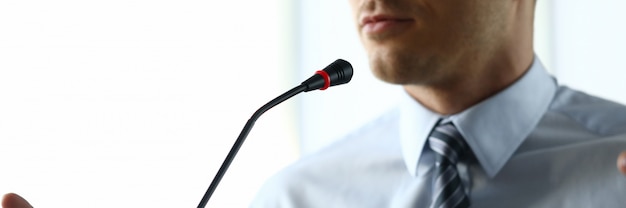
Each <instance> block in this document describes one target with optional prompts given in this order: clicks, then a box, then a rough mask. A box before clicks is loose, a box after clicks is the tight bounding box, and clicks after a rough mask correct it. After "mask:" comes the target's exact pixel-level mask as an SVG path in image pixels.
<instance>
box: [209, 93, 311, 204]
mask: <svg viewBox="0 0 626 208" xmlns="http://www.w3.org/2000/svg"><path fill="white" fill-rule="evenodd" d="M306 89H307V86H305V85H299V86H297V87H294V88H293V89H291V90H289V91H287V92H285V93H283V94H282V95H280V96H278V97H276V98H274V99H273V100H272V101H270V102H268V103H267V104H265V105H263V106H262V107H261V108H259V109H258V110H257V111H256V112H254V114H252V117H250V119H248V122H246V125H245V126H244V127H243V129H242V130H241V133H239V137H237V140H236V141H235V144H234V145H233V147H232V148H231V149H230V152H228V155H227V156H226V159H224V162H223V163H222V166H221V167H220V169H219V171H217V174H216V175H215V178H213V181H212V182H211V185H210V186H209V189H207V190H206V193H204V196H203V197H202V200H201V201H200V204H198V208H204V207H205V206H206V204H207V203H208V202H209V198H211V195H213V192H214V191H215V189H216V188H217V185H218V184H219V183H220V181H221V180H222V177H224V174H226V170H228V167H229V166H230V163H232V162H233V159H235V155H237V152H238V151H239V148H241V145H242V144H243V142H244V141H245V140H246V137H248V133H250V130H251V129H252V126H254V123H255V122H256V120H257V119H259V117H260V116H261V115H263V113H265V112H266V111H268V110H269V109H271V108H272V107H274V106H276V105H278V104H280V103H282V102H283V101H285V100H287V99H289V98H291V97H293V96H295V95H297V94H299V93H301V92H304V91H305V90H306Z"/></svg>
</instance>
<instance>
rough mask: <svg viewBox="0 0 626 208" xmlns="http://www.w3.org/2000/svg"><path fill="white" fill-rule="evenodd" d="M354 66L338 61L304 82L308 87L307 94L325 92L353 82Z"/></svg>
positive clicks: (341, 60)
mask: <svg viewBox="0 0 626 208" xmlns="http://www.w3.org/2000/svg"><path fill="white" fill-rule="evenodd" d="M352 72H353V70H352V65H351V64H350V63H349V62H347V61H345V60H343V59H337V60H336V61H334V62H333V63H331V64H330V65H328V66H327V67H325V68H324V69H323V70H320V71H317V72H316V73H315V75H313V76H312V77H310V78H309V79H307V80H305V81H304V82H302V85H305V86H306V90H305V92H308V91H312V90H317V89H319V90H325V89H327V88H328V87H332V86H336V85H340V84H345V83H348V82H350V80H352Z"/></svg>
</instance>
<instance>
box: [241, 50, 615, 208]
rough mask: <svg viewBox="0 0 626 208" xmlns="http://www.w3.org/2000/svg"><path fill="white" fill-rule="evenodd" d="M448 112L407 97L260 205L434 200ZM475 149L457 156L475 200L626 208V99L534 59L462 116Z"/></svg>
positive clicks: (302, 163)
mask: <svg viewBox="0 0 626 208" xmlns="http://www.w3.org/2000/svg"><path fill="white" fill-rule="evenodd" d="M441 118H444V117H443V116H442V115H438V114H436V113H433V112H432V111H429V110H428V109H426V108H424V107H423V106H422V105H420V104H419V103H418V102H416V101H415V100H413V99H412V98H411V97H410V96H408V95H406V96H405V98H403V100H402V102H401V104H400V105H399V106H398V107H397V108H395V109H393V110H391V111H389V112H388V113H387V114H385V115H383V116H382V117H380V118H378V119H377V120H375V121H373V122H371V123H369V124H368V125H366V126H364V127H362V128H361V129H359V130H358V131H355V132H354V133H352V134H350V135H348V136H347V137H346V138H344V139H341V140H339V141H338V142H336V143H334V144H332V145H330V146H328V147H327V148H325V149H323V150H321V151H319V152H317V153H315V154H312V155H308V156H305V157H303V158H302V159H300V160H299V161H298V162H296V163H295V164H293V165H291V166H289V167H288V168H286V169H284V170H282V171H281V172H279V173H278V174H277V175H275V176H274V177H272V178H271V179H270V180H269V181H268V182H267V183H266V184H265V185H264V187H263V188H262V189H261V190H260V191H259V193H258V195H257V197H256V199H255V200H254V201H253V202H252V204H251V207H254V208H277V207H283V208H289V207H294V208H295V207H297V208H306V207H324V208H332V207H341V208H351V207H355V208H368V207H372V208H374V207H375V208H382V207H428V206H429V205H430V203H431V189H432V177H433V172H434V171H433V170H434V169H433V165H434V163H435V162H434V156H433V152H432V150H431V149H430V148H429V147H428V144H427V137H428V134H429V133H430V131H431V129H432V128H433V127H434V126H435V125H436V123H437V121H438V120H439V119H441ZM445 118H446V119H450V120H452V122H453V123H454V124H455V126H456V127H457V128H458V129H459V131H460V132H461V134H462V135H463V137H464V138H465V140H466V141H467V143H468V145H469V147H470V148H471V150H472V152H473V155H474V157H471V158H465V160H464V162H461V163H460V164H459V165H458V169H459V172H460V174H461V178H462V180H463V182H464V184H465V188H466V191H467V192H468V194H469V197H470V202H471V204H472V207H626V177H624V176H622V175H621V174H620V173H619V172H618V170H617V168H616V158H617V155H618V154H619V153H620V152H621V151H622V150H626V107H625V106H622V105H620V104H616V103H613V102H610V101H607V100H603V99H600V98H597V97H593V96H590V95H587V94H585V93H582V92H579V91H575V90H572V89H569V88H567V87H563V86H558V85H557V83H556V81H555V80H554V79H553V78H552V77H551V76H550V75H549V74H548V73H547V72H546V71H545V69H544V68H543V66H542V64H541V62H540V61H539V60H538V59H537V58H535V61H534V63H533V64H532V66H531V68H530V69H529V70H528V71H527V72H526V74H524V76H523V77H522V78H520V79H519V80H518V81H517V82H515V83H514V84H513V85H511V86H509V87H508V88H506V89H505V90H503V91H501V92H499V93H498V94H496V95H494V96H492V97H490V98H488V99H487V100H484V101H483V102H481V103H479V104H477V105H475V106H473V107H471V108H469V109H467V110H465V111H463V112H461V113H459V114H456V115H452V116H448V117H445Z"/></svg>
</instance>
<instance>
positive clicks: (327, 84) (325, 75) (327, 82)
mask: <svg viewBox="0 0 626 208" xmlns="http://www.w3.org/2000/svg"><path fill="white" fill-rule="evenodd" d="M315 74H319V75H321V76H322V78H324V87H322V88H320V90H325V89H328V87H330V76H328V73H326V72H325V71H323V70H319V71H316V72H315Z"/></svg>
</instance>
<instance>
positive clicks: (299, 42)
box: [0, 0, 626, 207]
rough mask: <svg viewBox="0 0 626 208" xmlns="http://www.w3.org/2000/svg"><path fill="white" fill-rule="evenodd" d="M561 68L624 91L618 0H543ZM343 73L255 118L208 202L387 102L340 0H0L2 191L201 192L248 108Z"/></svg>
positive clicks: (61, 199) (75, 197)
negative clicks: (333, 67)
mask: <svg viewBox="0 0 626 208" xmlns="http://www.w3.org/2000/svg"><path fill="white" fill-rule="evenodd" d="M539 4H540V5H539V6H538V12H537V20H536V31H535V33H536V36H535V37H536V43H535V45H536V46H535V48H536V52H537V55H538V56H539V57H540V58H541V60H542V61H543V63H544V65H545V66H546V67H547V68H548V69H549V70H550V72H551V73H552V74H553V75H555V77H557V79H558V80H559V82H560V83H562V84H565V85H568V86H571V87H573V88H578V89H581V90H583V91H586V92H589V93H592V94H596V95H598V96H601V97H604V98H608V99H612V100H615V101H617V102H621V103H626V94H624V93H623V92H622V91H623V89H625V88H626V84H625V83H624V81H623V78H624V77H626V72H625V71H624V69H626V62H624V61H623V59H624V52H623V50H624V48H626V40H625V39H624V37H626V28H625V27H624V26H623V23H622V22H621V20H623V19H626V13H624V12H622V10H623V9H625V8H626V2H625V1H619V0H597V1H582V0H567V1H566V0H553V1H539ZM338 58H342V59H346V60H348V61H350V62H351V63H352V64H353V66H354V68H355V75H354V78H353V81H352V83H350V84H348V85H345V86H340V87H335V88H331V89H329V90H327V91H314V92H309V93H306V94H303V95H299V96H297V97H295V98H294V99H292V100H289V101H287V102H285V103H284V104H282V105H280V106H278V107H276V108H274V109H272V110H270V111H269V112H267V113H266V114H265V115H264V116H263V117H261V119H259V121H258V122H257V124H256V126H255V128H254V129H253V130H252V132H251V133H250V136H249V137H248V139H247V141H246V143H245V144H244V146H243V147H242V149H241V150H240V153H239V155H238V156H237V158H236V160H235V161H234V162H233V164H232V166H231V168H230V170H229V172H228V173H227V175H226V176H225V177H224V179H223V181H222V183H221V184H220V186H219V188H218V189H217V191H216V192H215V194H214V196H213V198H212V199H211V202H210V203H209V204H208V206H207V207H246V206H247V205H248V203H249V202H250V200H251V199H252V198H253V197H254V195H255V194H256V192H257V190H258V188H259V187H260V186H261V185H262V184H263V181H264V180H266V179H267V178H268V177H270V176H271V175H272V174H274V173H275V172H277V171H278V170H280V169H281V168H283V167H285V166H286V165H287V164H289V163H291V162H293V161H295V160H296V159H297V158H298V157H299V156H300V155H302V154H308V153H310V152H312V151H315V150H317V149H319V148H321V147H323V146H325V145H327V144H328V143H330V142H332V141H333V140H334V139H336V138H338V137H340V136H342V135H344V134H346V133H347V132H349V131H350V130H352V129H354V128H357V127H358V126H360V125H362V124H364V123H365V122H367V121H368V120H371V119H373V118H375V117H376V116H377V115H379V114H381V113H383V112H385V111H386V110H388V109H389V108H391V107H392V106H393V105H394V104H395V103H396V101H397V99H398V97H399V95H400V93H402V91H401V89H400V88H399V87H398V86H392V85H387V84H384V83H382V82H380V81H377V80H376V79H375V78H373V77H372V75H371V74H370V72H369V69H368V65H367V61H366V57H365V53H364V52H363V50H362V47H361V46H360V44H359V40H358V38H357V34H356V32H355V30H354V26H353V23H352V16H351V12H350V9H349V7H348V3H347V1H337V0H300V1H291V0H267V1H252V0H244V1H200V0H177V1H173V0H151V1H148V0H109V1H79V0H58V1H43V0H21V1H11V0H9V1H0V193H7V192H17V193H20V194H22V195H23V196H25V197H26V198H27V199H29V200H30V201H31V202H32V204H33V205H35V206H36V207H196V206H197V204H198V202H199V200H200V198H201V197H202V195H203V194H204V192H205V190H206V188H207V187H208V185H209V183H210V181H211V179H212V178H213V176H214V174H215V173H216V171H217V169H218V168H219V166H220V164H221V163H222V160H223V159H224V157H225V156H226V154H227V152H228V150H229V149H230V147H231V145H232V144H233V142H234V140H235V139H236V137H237V136H238V134H239V131H240V130H241V128H242V127H243V125H244V124H245V122H246V121H247V119H248V118H249V117H250V116H251V115H252V113H253V112H254V111H255V110H256V109H257V108H259V107H260V106H261V105H263V104H265V103H266V102H268V101H269V100H271V99H272V98H274V97H276V96H278V95H279V94H281V93H282V92H284V91H286V90H288V89H290V88H292V87H294V86H295V85H297V84H299V83H300V82H301V81H302V80H304V79H305V78H307V77H309V76H311V75H312V74H313V73H314V71H316V70H318V69H321V68H323V67H325V66H326V65H327V64H329V63H331V62H332V61H334V60H335V59H338Z"/></svg>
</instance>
